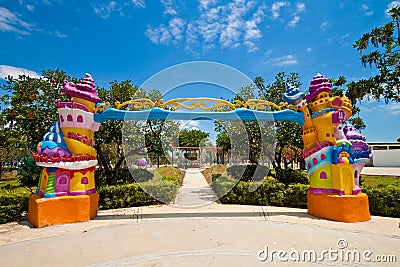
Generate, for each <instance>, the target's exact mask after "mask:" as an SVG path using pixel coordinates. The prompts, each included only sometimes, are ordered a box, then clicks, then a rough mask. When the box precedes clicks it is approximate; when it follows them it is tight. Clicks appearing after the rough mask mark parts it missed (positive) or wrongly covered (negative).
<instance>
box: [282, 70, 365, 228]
mask: <svg viewBox="0 0 400 267" xmlns="http://www.w3.org/2000/svg"><path fill="white" fill-rule="evenodd" d="M309 91H310V93H309V94H308V95H304V94H302V93H301V92H300V91H299V89H297V88H294V87H292V86H287V90H286V93H285V94H284V96H283V99H284V100H285V101H287V102H288V103H290V104H294V105H295V107H296V108H297V109H298V111H301V112H303V115H304V120H305V124H304V125H303V141H304V150H303V157H304V158H305V163H306V168H307V174H308V176H309V179H310V189H309V192H308V213H310V214H311V215H314V216H316V217H320V218H325V219H330V220H335V221H343V222H358V221H366V220H369V219H370V214H369V207H368V197H367V195H365V194H363V193H361V188H360V186H359V174H360V171H361V169H362V167H363V166H364V164H365V162H366V161H368V159H369V157H370V152H369V151H368V146H367V145H366V144H364V143H362V141H365V138H364V139H363V138H362V137H360V136H359V135H357V134H356V133H354V129H353V128H351V127H350V128H349V127H346V128H343V123H344V122H345V121H346V120H347V119H348V118H349V117H350V116H351V114H352V105H351V102H350V100H349V99H348V98H347V97H346V96H335V97H331V96H330V94H331V92H332V85H331V83H329V81H328V79H327V78H326V77H324V76H323V75H321V74H317V75H316V76H315V77H314V78H313V80H312V81H311V84H310V88H309ZM303 98H304V99H303ZM353 145H355V147H353ZM358 150H362V152H360V151H358Z"/></svg>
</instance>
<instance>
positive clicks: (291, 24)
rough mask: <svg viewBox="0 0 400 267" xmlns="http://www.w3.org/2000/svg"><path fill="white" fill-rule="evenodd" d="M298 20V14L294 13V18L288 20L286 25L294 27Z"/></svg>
mask: <svg viewBox="0 0 400 267" xmlns="http://www.w3.org/2000/svg"><path fill="white" fill-rule="evenodd" d="M299 21H300V16H297V15H296V16H294V18H293V19H292V20H291V21H289V23H288V26H289V27H292V28H294V27H296V25H297V23H298V22H299Z"/></svg>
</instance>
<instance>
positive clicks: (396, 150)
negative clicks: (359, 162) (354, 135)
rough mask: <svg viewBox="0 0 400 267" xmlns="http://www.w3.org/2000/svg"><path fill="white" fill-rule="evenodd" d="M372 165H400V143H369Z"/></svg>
mask: <svg viewBox="0 0 400 267" xmlns="http://www.w3.org/2000/svg"><path fill="white" fill-rule="evenodd" d="M368 145H369V149H370V150H372V162H371V163H372V166H374V167H400V143H368Z"/></svg>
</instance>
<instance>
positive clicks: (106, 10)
mask: <svg viewBox="0 0 400 267" xmlns="http://www.w3.org/2000/svg"><path fill="white" fill-rule="evenodd" d="M116 8H117V2H115V1H111V2H109V3H108V4H107V5H103V4H98V5H96V6H94V7H93V11H94V13H96V15H98V16H100V17H101V18H102V19H106V18H108V17H109V16H110V14H111V12H113V11H115V10H116Z"/></svg>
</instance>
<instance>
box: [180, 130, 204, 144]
mask: <svg viewBox="0 0 400 267" xmlns="http://www.w3.org/2000/svg"><path fill="white" fill-rule="evenodd" d="M209 136H210V134H209V133H205V132H203V131H201V130H198V129H190V130H187V129H184V130H181V131H180V132H179V146H180V147H199V146H200V143H201V141H203V140H204V139H207V138H208V137H209Z"/></svg>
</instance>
